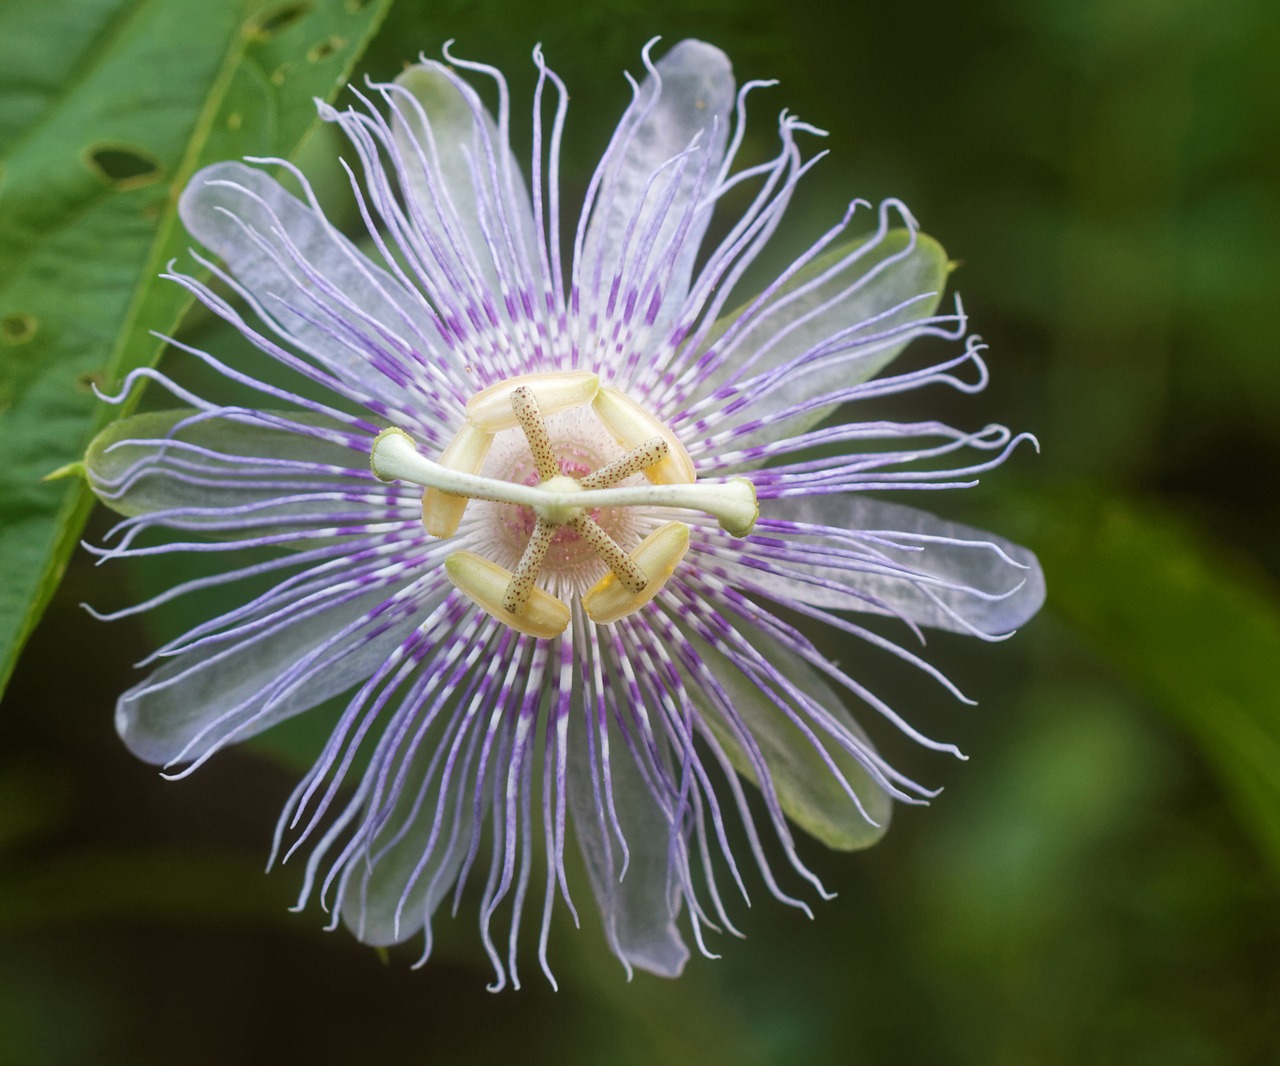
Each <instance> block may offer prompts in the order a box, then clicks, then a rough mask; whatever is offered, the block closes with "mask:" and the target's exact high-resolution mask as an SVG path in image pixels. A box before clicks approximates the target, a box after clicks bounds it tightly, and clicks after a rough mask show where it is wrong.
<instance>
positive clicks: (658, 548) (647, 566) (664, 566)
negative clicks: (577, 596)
mask: <svg viewBox="0 0 1280 1066" xmlns="http://www.w3.org/2000/svg"><path fill="white" fill-rule="evenodd" d="M688 550H689V527H688V526H686V525H685V524H684V523H683V522H668V523H667V524H666V525H664V526H659V527H658V528H657V529H655V530H654V531H653V532H652V533H650V534H649V535H648V536H647V537H645V538H644V540H642V541H641V542H640V544H639V545H638V546H637V547H636V550H635V551H633V552H632V553H631V558H632V560H633V561H634V562H635V563H636V565H637V566H639V567H640V569H641V570H643V571H644V573H645V574H647V575H648V577H649V581H648V583H647V584H646V585H645V586H644V588H642V589H640V590H639V591H632V590H631V589H628V588H627V587H626V586H625V585H623V584H622V582H620V581H619V580H618V578H617V577H616V576H615V575H614V574H611V573H610V574H606V575H605V576H604V577H603V578H602V579H601V580H600V581H598V582H597V583H596V584H595V585H594V586H593V587H592V588H591V589H590V591H588V592H587V594H586V595H585V596H583V597H582V606H583V609H584V610H585V611H586V612H587V614H588V616H589V617H590V618H591V620H592V621H593V622H598V623H599V624H600V625H607V624H608V623H610V622H616V621H617V620H618V619H619V618H625V617H626V616H627V615H629V614H634V613H635V612H636V611H638V610H640V608H641V607H643V606H644V605H645V604H646V603H648V602H649V601H650V600H651V599H653V598H654V596H656V595H657V594H658V593H659V592H661V591H662V586H663V585H665V584H666V583H667V579H668V578H669V577H671V575H672V574H673V573H675V569H676V567H677V566H679V565H680V560H681V559H683V558H684V556H685V552H687V551H688Z"/></svg>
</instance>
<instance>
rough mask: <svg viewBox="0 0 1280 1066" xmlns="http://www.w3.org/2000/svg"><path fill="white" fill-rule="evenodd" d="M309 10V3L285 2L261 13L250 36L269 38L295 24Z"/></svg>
mask: <svg viewBox="0 0 1280 1066" xmlns="http://www.w3.org/2000/svg"><path fill="white" fill-rule="evenodd" d="M310 12H311V4H309V3H306V2H300V3H294V4H285V5H284V6H283V7H278V8H276V9H275V10H274V11H271V12H269V13H267V14H266V15H263V16H262V18H260V19H259V20H258V21H257V24H256V25H254V27H253V33H252V36H254V37H256V38H257V39H258V40H259V41H266V40H270V39H271V38H272V37H275V36H276V35H277V34H280V33H284V31H285V30H287V29H289V27H290V26H294V25H296V24H297V23H298V22H300V21H301V20H302V18H303V17H304V16H305V15H308V14H310Z"/></svg>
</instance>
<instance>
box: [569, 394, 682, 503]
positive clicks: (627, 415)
mask: <svg viewBox="0 0 1280 1066" xmlns="http://www.w3.org/2000/svg"><path fill="white" fill-rule="evenodd" d="M591 407H592V409H593V410H594V411H595V413H596V417H597V418H598V419H600V421H601V423H602V424H603V425H604V427H605V429H607V430H608V431H609V432H610V433H611V434H613V439H614V440H616V441H617V442H618V443H619V444H621V445H622V446H623V447H624V448H626V449H627V450H628V451H630V450H631V449H632V448H638V447H640V446H641V445H642V444H647V443H648V442H649V441H651V440H652V439H653V438H654V437H661V438H662V439H663V440H664V441H666V442H667V447H668V448H669V449H670V451H669V452H668V453H667V456H666V458H665V459H662V460H660V461H658V462H656V463H654V464H653V465H652V466H650V467H646V468H645V471H644V476H645V477H647V478H648V479H649V480H650V481H652V482H653V483H654V484H655V485H691V484H693V482H694V481H695V480H696V478H697V474H696V472H695V471H694V469H693V460H692V459H691V458H689V453H688V452H687V451H686V450H685V447H684V445H683V444H681V443H680V440H679V438H678V437H677V436H676V435H675V434H674V433H672V432H671V430H670V429H668V428H667V427H666V426H664V425H663V424H662V423H661V422H659V421H658V420H657V419H656V418H654V417H653V415H651V414H649V412H648V411H646V410H645V409H644V408H643V407H641V406H640V405H639V404H638V403H636V402H635V401H634V400H633V399H631V397H629V396H628V395H627V394H626V393H624V392H619V391H618V390H617V389H615V388H612V387H610V386H608V385H606V386H605V387H604V388H602V389H600V391H599V392H598V393H597V394H596V397H595V399H594V400H592V401H591Z"/></svg>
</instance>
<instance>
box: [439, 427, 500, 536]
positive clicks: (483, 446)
mask: <svg viewBox="0 0 1280 1066" xmlns="http://www.w3.org/2000/svg"><path fill="white" fill-rule="evenodd" d="M491 444H493V434H492V433H486V432H485V431H484V430H482V429H476V427H475V426H473V425H472V424H471V423H470V422H466V423H464V424H463V426H462V429H460V430H459V431H458V435H457V436H456V437H454V438H453V440H452V441H451V442H450V443H449V446H448V447H447V448H445V450H444V452H443V454H442V455H441V456H440V465H441V466H444V467H448V468H449V469H450V470H460V471H462V472H463V473H466V474H478V473H480V471H481V470H482V469H483V468H484V461H485V459H486V458H488V455H489V446H490V445H491ZM467 502H468V498H467V497H466V496H457V495H455V494H454V493H452V492H445V491H444V490H443V489H427V491H426V492H424V493H423V494H422V525H423V526H424V527H425V529H426V531H427V532H428V533H430V534H431V535H432V536H433V537H452V536H453V535H454V534H455V533H456V532H458V526H459V525H460V524H461V522H462V513H463V511H465V510H466V509H467Z"/></svg>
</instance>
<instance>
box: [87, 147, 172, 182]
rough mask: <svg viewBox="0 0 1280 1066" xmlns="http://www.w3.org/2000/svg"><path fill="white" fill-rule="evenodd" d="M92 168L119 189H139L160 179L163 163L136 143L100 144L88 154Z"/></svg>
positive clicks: (88, 160) (90, 167)
mask: <svg viewBox="0 0 1280 1066" xmlns="http://www.w3.org/2000/svg"><path fill="white" fill-rule="evenodd" d="M85 161H86V162H87V163H88V164H89V169H90V170H92V171H94V172H95V173H96V174H97V175H98V176H99V177H101V178H103V179H104V180H105V181H107V182H109V183H110V184H112V185H114V186H115V187H116V188H117V189H136V188H139V187H140V186H142V185H150V184H151V183H152V182H153V181H159V180H160V171H161V168H160V163H159V161H158V160H157V159H155V158H154V157H153V156H150V155H147V154H146V153H145V152H143V151H141V150H140V149H138V148H135V147H133V146H132V145H127V144H100V145H98V146H97V147H96V148H90V149H89V151H88V154H87V155H86V156H85Z"/></svg>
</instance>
